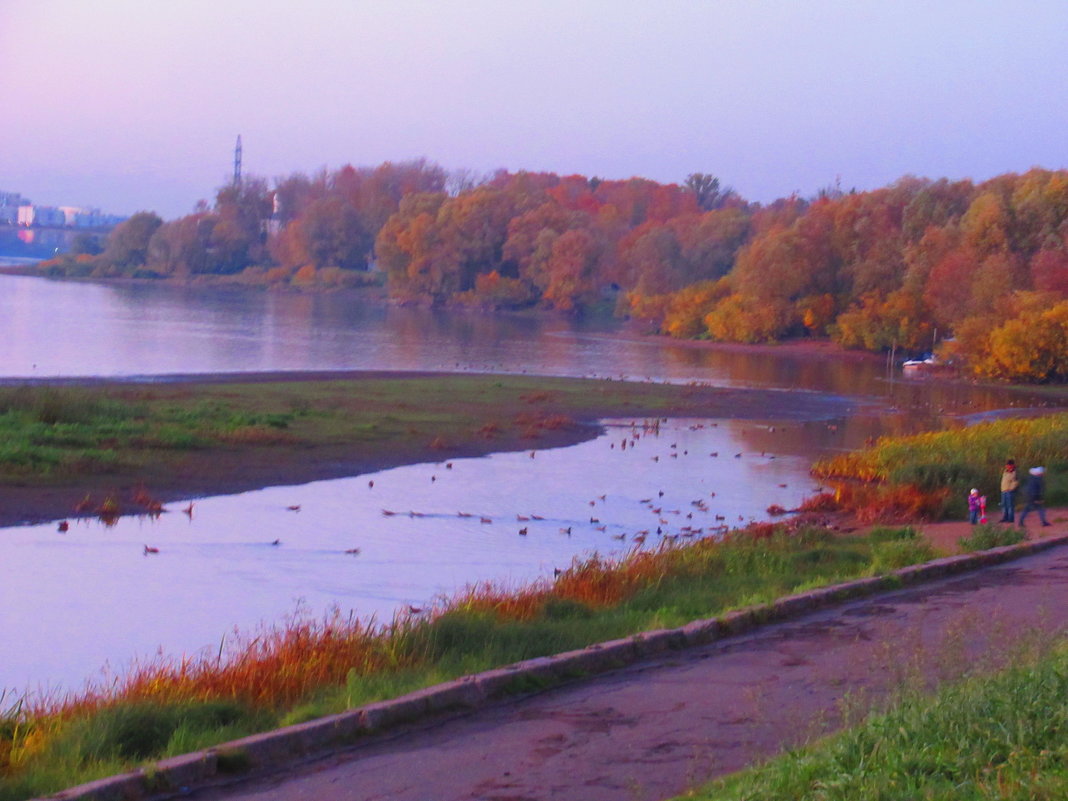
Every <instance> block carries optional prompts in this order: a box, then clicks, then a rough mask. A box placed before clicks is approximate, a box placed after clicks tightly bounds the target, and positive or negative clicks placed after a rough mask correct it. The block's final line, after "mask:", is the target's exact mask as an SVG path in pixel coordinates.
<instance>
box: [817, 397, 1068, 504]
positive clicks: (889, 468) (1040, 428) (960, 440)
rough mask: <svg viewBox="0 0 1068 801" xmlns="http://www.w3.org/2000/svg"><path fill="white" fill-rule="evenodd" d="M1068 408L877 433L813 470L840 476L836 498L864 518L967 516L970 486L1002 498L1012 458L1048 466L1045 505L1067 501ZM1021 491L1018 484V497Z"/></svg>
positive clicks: (1022, 464)
mask: <svg viewBox="0 0 1068 801" xmlns="http://www.w3.org/2000/svg"><path fill="white" fill-rule="evenodd" d="M1066 441H1068V414H1056V415H1050V416H1047V417H1038V418H1029V419H1023V418H1015V419H1008V420H997V421H993V422H989V423H980V424H977V425H973V426H967V427H963V428H955V429H951V430H948V431H938V432H932V433H925V434H916V435H913V436H908V437H887V438H883V439H880V440H879V441H878V442H876V443H875V445H873V446H872V447H870V448H866V449H864V450H861V451H856V452H853V453H846V454H842V455H839V456H835V457H832V458H829V459H824V460H822V461H820V462H817V463H816V465H815V467H814V468H813V472H814V473H815V474H816V475H817V476H820V477H822V478H824V479H828V480H830V481H834V482H837V495H838V500H839V501H840V503H841V504H842V506H843V507H844V508H846V509H848V510H849V511H852V512H854V513H857V514H858V515H859V516H860V517H861V518H862V519H875V518H878V517H898V518H916V517H926V518H928V519H938V518H941V517H945V516H956V517H963V516H964V514H965V512H966V500H965V498H966V496H967V494H968V491H969V489H971V488H972V487H975V488H977V489H978V490H979V491H980V493H982V494H984V495H986V496H987V501H988V507H987V508H988V513H989V514H991V515H993V514H994V513H995V512H996V510H997V506H998V503H1000V481H1001V471H1002V467H1003V465H1004V464H1005V460H1006V459H1009V458H1013V459H1015V460H1016V464H1017V467H1018V470H1019V473H1020V480H1021V484H1023V483H1024V482H1025V481H1026V478H1027V469H1028V468H1029V467H1033V466H1036V465H1042V466H1044V467H1045V468H1046V470H1047V474H1046V501H1047V504H1048V505H1055V504H1062V503H1064V502H1066V501H1068V451H1066V450H1065V447H1064V443H1065V442H1066ZM1022 498H1023V489H1022V487H1021V497H1020V499H1018V501H1017V505H1018V506H1019V505H1020V500H1022Z"/></svg>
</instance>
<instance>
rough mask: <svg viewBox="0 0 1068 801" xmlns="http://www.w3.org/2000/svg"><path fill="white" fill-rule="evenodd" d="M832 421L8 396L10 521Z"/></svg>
mask: <svg viewBox="0 0 1068 801" xmlns="http://www.w3.org/2000/svg"><path fill="white" fill-rule="evenodd" d="M838 408H839V407H837V406H835V403H834V401H829V400H825V399H820V398H816V397H811V398H803V399H801V400H800V401H798V400H797V399H795V398H793V397H792V396H789V395H787V394H786V393H776V392H762V391H759V390H734V389H730V390H728V389H715V388H711V387H697V386H673V385H664V384H653V383H634V382H623V381H609V380H583V379H566V378H545V377H533V376H491V375H473V374H472V375H458V374H402V373H362V374H352V373H348V374H332V375H328V374H319V375H318V376H304V377H303V378H302V379H300V380H294V379H292V378H288V377H287V376H286V375H285V374H281V375H269V376H259V377H257V376H255V375H244V376H232V377H230V378H227V379H225V380H224V381H209V380H206V379H200V380H196V381H182V382H174V383H170V382H162V383H121V382H109V383H108V384H106V385H94V384H85V385H82V386H76V387H75V386H61V385H56V386H49V385H36V386H20V387H10V388H0V522H11V523H16V522H24V521H26V520H41V519H45V520H47V519H56V518H59V517H63V516H66V515H69V514H71V513H72V512H74V511H78V512H80V513H83V514H94V513H95V514H106V515H108V516H113V515H115V514H121V513H123V512H134V513H144V512H149V513H155V512H158V511H159V505H160V501H162V500H170V499H173V498H177V497H189V496H191V495H199V494H208V493H212V494H218V493H220V492H234V491H240V490H244V489H250V488H258V487H264V486H271V485H274V484H282V483H294V482H301V481H311V480H316V479H322V478H334V477H339V476H350V475H356V474H359V473H361V472H369V471H372V470H378V469H384V468H386V467H393V466H398V465H402V464H413V463H417V462H438V461H441V460H442V459H443V458H446V457H459V456H469V455H480V454H486V453H491V452H495V451H506V450H525V449H538V448H544V447H553V446H558V445H564V444H570V443H574V442H579V441H582V440H584V439H588V438H590V437H592V436H594V435H595V434H596V432H597V431H598V430H599V429H598V425H597V421H598V419H599V418H601V417H627V418H644V417H661V416H668V415H672V416H683V417H687V416H688V417H708V416H711V417H727V416H732V417H738V416H740V415H744V416H750V417H754V418H755V417H767V418H783V417H792V416H794V415H795V414H797V415H804V414H813V413H815V414H817V415H818V414H819V413H820V411H821V410H822V412H823V413H825V414H826V413H828V412H829V411H831V410H834V409H838ZM76 505H77V507H78V508H77V510H75V506H76Z"/></svg>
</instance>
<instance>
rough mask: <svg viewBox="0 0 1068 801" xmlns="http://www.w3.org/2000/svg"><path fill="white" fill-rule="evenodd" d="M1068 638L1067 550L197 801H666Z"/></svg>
mask: <svg viewBox="0 0 1068 801" xmlns="http://www.w3.org/2000/svg"><path fill="white" fill-rule="evenodd" d="M1065 632H1068V547H1063V546H1062V547H1059V548H1055V549H1052V550H1050V551H1046V552H1044V553H1041V554H1038V555H1035V556H1031V557H1027V558H1025V559H1021V560H1018V561H1015V562H1011V563H1009V564H1006V565H1001V566H998V567H993V568H987V569H985V570H983V571H980V572H977V573H972V574H968V575H965V576H960V577H956V578H951V579H945V580H942V581H939V582H935V583H931V584H927V585H924V586H922V587H919V588H915V589H909V590H902V591H898V592H895V593H892V594H889V595H883V596H880V597H878V598H873V599H868V600H863V601H856V602H851V603H849V604H846V605H843V606H840V607H837V608H835V609H833V610H824V611H822V612H817V613H813V614H811V615H808V616H806V617H804V618H800V619H798V620H795V621H793V622H789V623H782V624H776V625H771V626H767V627H764V628H762V629H761V630H759V631H756V632H753V633H751V634H749V635H746V636H743V637H738V638H736V639H732V640H727V641H724V642H721V643H717V644H714V645H710V646H707V647H704V648H697V649H693V650H690V651H687V652H685V653H681V654H674V655H671V656H669V657H665V658H662V659H659V660H655V661H650V662H646V663H643V664H640V665H634V666H631V667H629V668H626V669H622V670H619V671H617V672H614V673H610V674H607V675H604V676H601V677H599V678H597V679H594V680H589V681H584V682H581V683H576V684H571V685H568V686H566V687H563V688H560V689H557V690H553V691H549V692H545V693H541V694H539V695H535V696H532V697H528V698H523V699H516V700H512V701H509V702H506V703H502V704H500V705H498V706H494V707H492V708H489V709H483V710H478V711H476V712H472V713H470V714H465V715H462V716H458V717H455V718H451V719H449V720H445V721H441V722H438V723H436V724H433V725H430V726H423V727H418V728H413V729H409V730H407V731H403V732H400V733H398V734H396V735H394V736H392V737H390V738H388V739H383V740H378V741H374V742H369V743H367V744H365V745H362V746H360V747H358V748H355V749H352V750H351V751H348V752H346V753H344V754H341V755H335V756H332V757H329V758H326V759H322V760H319V761H316V762H313V763H310V764H307V765H305V766H303V767H302V768H299V769H297V770H292V771H287V772H285V773H284V774H280V775H276V776H270V777H266V778H259V779H256V780H253V781H249V782H245V783H242V784H239V785H234V786H232V787H230V788H225V789H218V788H217V789H213V790H206V791H201V792H198V793H196V794H194V795H193V796H192V797H193V798H196V799H198V801H222V800H223V799H225V801H296V800H297V799H308V800H309V801H311V800H312V799H314V800H315V801H370V800H371V799H390V800H391V801H461V800H463V801H472V800H474V799H477V800H478V801H535V800H537V801H542V799H568V800H570V799H574V800H575V801H602V800H603V801H647V800H649V801H651V800H652V799H663V798H666V797H670V796H672V795H674V794H677V793H679V792H682V791H683V790H685V789H686V788H687V787H689V786H692V785H693V784H695V783H697V782H700V781H703V780H705V779H708V778H711V777H713V776H718V775H722V774H724V773H728V772H732V771H735V770H737V769H739V768H741V767H744V766H745V765H747V764H751V763H752V762H754V761H756V760H759V759H761V758H765V757H767V756H771V755H773V754H775V753H777V752H779V751H781V750H783V749H784V748H788V747H790V746H794V745H798V744H800V743H802V742H804V741H806V740H807V739H809V738H812V737H814V736H818V735H820V734H822V733H826V732H828V731H831V730H833V729H835V728H838V727H840V726H841V725H843V723H845V722H847V721H848V720H849V719H850V718H851V717H855V716H856V715H857V714H859V713H860V712H862V711H865V710H867V709H868V708H869V707H870V705H871V704H873V703H878V702H879V700H880V699H882V698H885V697H886V694H887V693H888V692H889V691H891V690H893V688H894V687H897V686H900V683H901V682H903V681H904V682H909V681H912V682H914V681H916V680H917V677H921V676H923V677H931V678H932V679H938V678H948V677H951V676H957V675H960V673H961V672H962V670H965V669H968V668H973V669H974V668H975V667H976V666H981V665H985V664H988V663H991V662H995V661H1000V660H1002V659H1003V658H1004V657H1005V654H1006V653H1008V652H1009V651H1011V649H1012V648H1014V647H1022V646H1024V645H1026V644H1028V643H1033V642H1048V641H1049V640H1050V639H1051V637H1052V636H1054V635H1062V634H1064V633H1065Z"/></svg>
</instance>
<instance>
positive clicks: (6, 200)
mask: <svg viewBox="0 0 1068 801" xmlns="http://www.w3.org/2000/svg"><path fill="white" fill-rule="evenodd" d="M29 205H31V204H30V199H29V198H26V197H23V196H22V195H20V194H19V193H18V192H2V191H0V208H7V207H14V208H18V207H19V206H29Z"/></svg>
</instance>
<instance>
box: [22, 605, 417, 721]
mask: <svg viewBox="0 0 1068 801" xmlns="http://www.w3.org/2000/svg"><path fill="white" fill-rule="evenodd" d="M409 630H410V623H409V622H408V621H407V620H399V621H395V622H394V624H393V625H391V626H385V627H383V626H378V625H376V624H375V623H374V622H373V621H371V622H366V623H365V622H362V621H360V620H358V619H356V618H354V617H351V616H348V617H345V616H342V615H341V614H340V613H338V612H334V613H333V614H331V615H330V616H327V617H325V618H323V619H321V620H314V619H309V618H306V617H300V616H293V617H291V618H289V619H288V620H287V621H286V622H285V623H284V624H283V625H281V626H277V627H270V628H265V629H263V630H261V631H260V632H258V633H257V635H256V636H254V637H252V638H251V639H250V638H246V637H242V636H240V635H238V636H237V637H235V639H234V640H233V642H232V644H231V645H230V646H229V647H227V648H223V647H220V649H219V652H218V653H217V654H214V655H212V654H201V655H199V656H195V657H183V658H182V659H180V660H173V659H168V658H165V657H162V656H161V657H157V658H156V659H154V660H152V661H148V662H143V663H139V664H136V665H134V666H133V668H132V669H131V670H130V672H129V673H128V674H127V675H125V676H123V677H121V678H118V679H115V680H113V681H112V682H111V683H110V684H108V685H105V686H101V685H93V684H90V685H88V686H87V687H86V689H84V690H82V691H80V692H78V693H68V694H66V695H64V696H62V697H59V698H56V697H46V698H37V699H29V700H27V701H26V703H25V704H24V706H23V712H24V713H25V715H26V717H27V718H29V719H35V720H37V721H41V720H43V719H49V718H52V719H57V718H58V719H69V718H72V717H78V716H82V715H86V714H89V713H91V712H93V711H96V710H99V709H102V708H105V707H107V706H109V705H111V704H114V703H117V702H131V701H135V702H136V701H152V702H154V703H162V704H166V703H181V702H187V701H206V700H223V699H225V700H233V701H238V702H241V703H244V704H248V705H249V706H254V707H260V708H269V709H282V708H285V707H286V706H287V705H292V704H294V703H297V702H299V701H300V700H301V699H303V698H306V697H307V696H308V694H309V693H310V692H311V691H313V690H315V689H318V688H321V687H325V686H336V685H339V684H341V683H343V682H344V681H345V678H346V676H348V674H349V672H350V671H356V672H357V673H373V672H376V671H380V670H386V669H393V668H398V667H405V666H407V664H408V663H409V661H410V660H409V659H407V658H406V657H405V656H404V655H403V653H402V649H401V648H399V647H398V646H399V644H400V643H401V642H402V641H403V639H404V635H405V634H406V633H407V632H408V631H409Z"/></svg>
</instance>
